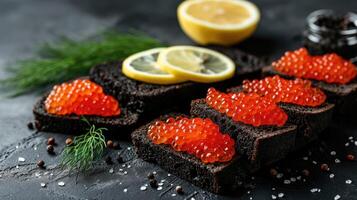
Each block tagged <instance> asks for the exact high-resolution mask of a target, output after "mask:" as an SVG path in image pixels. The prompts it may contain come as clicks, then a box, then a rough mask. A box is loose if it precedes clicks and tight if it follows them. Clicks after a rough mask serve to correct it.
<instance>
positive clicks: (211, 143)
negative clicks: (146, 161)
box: [148, 117, 235, 163]
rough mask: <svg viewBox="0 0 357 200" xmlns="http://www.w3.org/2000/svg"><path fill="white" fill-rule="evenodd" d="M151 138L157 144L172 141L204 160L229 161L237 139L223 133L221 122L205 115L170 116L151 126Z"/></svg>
mask: <svg viewBox="0 0 357 200" xmlns="http://www.w3.org/2000/svg"><path fill="white" fill-rule="evenodd" d="M148 137H149V138H150V139H151V140H152V141H153V142H154V143H155V144H169V145H171V147H172V148H174V149H175V150H176V151H184V152H187V153H188V154H191V155H194V156H195V157H197V158H199V159H200V160H201V161H202V162H203V163H215V162H227V161H230V160H231V159H232V158H233V156H234V154H235V142H234V140H233V139H232V138H231V137H230V136H229V135H227V134H223V133H221V132H220V130H219V127H218V125H217V124H215V123H213V122H212V121H211V120H210V119H202V118H192V119H189V118H185V117H178V118H172V117H170V118H168V119H167V120H166V121H165V122H164V121H157V122H155V123H154V124H153V125H151V126H150V127H149V130H148Z"/></svg>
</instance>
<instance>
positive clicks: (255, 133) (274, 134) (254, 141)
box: [191, 99, 296, 166]
mask: <svg viewBox="0 0 357 200" xmlns="http://www.w3.org/2000/svg"><path fill="white" fill-rule="evenodd" d="M191 115H192V116H197V117H201V118H210V119H211V120H212V121H214V122H215V123H216V124H218V125H219V126H220V128H221V131H222V132H224V133H227V134H229V135H230V136H231V137H232V138H234V139H235V140H236V144H237V151H238V152H239V153H240V154H242V155H246V156H247V157H248V159H250V160H251V161H252V163H257V165H259V166H260V165H269V164H271V163H273V162H275V161H278V160H280V159H282V158H284V157H286V155H287V154H288V153H290V152H291V151H292V150H293V149H294V146H295V138H296V125H289V124H287V125H285V126H283V127H274V126H260V127H254V126H251V125H247V124H243V123H240V122H235V121H233V120H232V119H231V118H230V117H228V116H227V115H225V114H222V113H220V112H217V111H216V110H214V109H212V108H211V107H209V106H208V105H207V104H206V103H205V100H204V99H198V100H194V101H192V103H191Z"/></svg>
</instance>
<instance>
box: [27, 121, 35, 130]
mask: <svg viewBox="0 0 357 200" xmlns="http://www.w3.org/2000/svg"><path fill="white" fill-rule="evenodd" d="M27 128H28V129H30V130H33V129H34V128H35V127H34V126H33V123H32V122H29V123H27Z"/></svg>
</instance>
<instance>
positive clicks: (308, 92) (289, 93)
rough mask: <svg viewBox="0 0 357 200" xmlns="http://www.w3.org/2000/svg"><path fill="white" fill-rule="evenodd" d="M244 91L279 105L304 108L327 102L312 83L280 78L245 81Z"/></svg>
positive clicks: (321, 92)
mask: <svg viewBox="0 0 357 200" xmlns="http://www.w3.org/2000/svg"><path fill="white" fill-rule="evenodd" d="M243 89H244V91H245V92H248V93H252V92H253V93H257V94H259V95H260V96H265V97H268V98H269V99H271V100H272V101H274V102H276V103H279V102H284V103H292V104H297V105H302V106H311V107H315V106H319V105H321V104H322V103H324V102H325V100H326V95H325V94H324V93H323V91H321V90H320V89H319V88H314V87H312V86H311V81H308V80H302V79H299V78H297V79H295V80H287V79H284V78H281V77H280V76H273V77H266V78H265V79H262V80H253V81H248V80H245V81H243Z"/></svg>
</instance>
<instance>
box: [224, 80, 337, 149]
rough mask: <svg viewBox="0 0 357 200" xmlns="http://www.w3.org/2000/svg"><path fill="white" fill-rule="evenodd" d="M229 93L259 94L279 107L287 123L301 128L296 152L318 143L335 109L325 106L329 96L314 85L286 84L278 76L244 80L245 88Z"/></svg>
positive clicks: (331, 106)
mask: <svg viewBox="0 0 357 200" xmlns="http://www.w3.org/2000/svg"><path fill="white" fill-rule="evenodd" d="M228 92H245V93H256V94H258V95H260V96H266V97H268V98H269V99H271V100H273V101H274V102H276V103H278V106H279V107H281V108H282V109H283V110H284V111H285V112H286V113H287V114H288V116H289V117H288V122H289V123H292V124H295V125H297V126H298V129H297V131H298V132H297V137H296V144H295V149H298V148H300V147H303V146H305V145H306V144H307V143H309V142H311V141H313V140H316V139H317V138H318V136H319V133H321V132H322V131H323V130H324V129H325V128H326V127H327V125H328V124H329V122H330V121H331V118H332V113H333V108H334V105H333V104H330V103H327V102H326V95H325V94H324V92H323V91H322V90H320V89H319V88H316V87H313V86H312V84H311V81H308V80H302V79H298V78H297V79H294V80H287V79H284V78H281V77H280V76H278V75H275V76H273V77H266V78H264V79H261V80H257V79H256V80H251V81H249V80H244V81H243V85H242V86H238V87H233V88H230V89H228Z"/></svg>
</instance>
